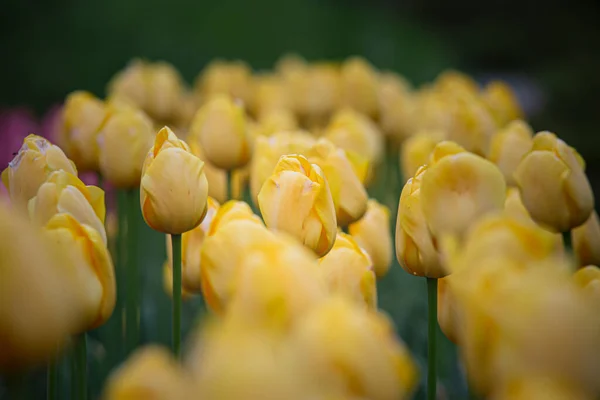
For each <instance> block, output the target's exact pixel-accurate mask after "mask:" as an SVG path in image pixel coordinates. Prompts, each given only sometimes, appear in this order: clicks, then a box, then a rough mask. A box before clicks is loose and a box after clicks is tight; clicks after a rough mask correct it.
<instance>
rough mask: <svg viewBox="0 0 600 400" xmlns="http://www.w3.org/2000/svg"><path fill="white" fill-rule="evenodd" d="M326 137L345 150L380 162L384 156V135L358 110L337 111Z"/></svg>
mask: <svg viewBox="0 0 600 400" xmlns="http://www.w3.org/2000/svg"><path fill="white" fill-rule="evenodd" d="M325 137H326V138H327V139H329V140H330V141H331V142H332V143H333V144H335V145H336V146H338V147H341V148H342V149H344V150H350V151H353V152H354V153H356V154H359V155H361V156H362V157H364V158H366V159H367V160H368V161H369V163H371V164H378V163H379V162H381V160H382V158H383V151H384V137H383V134H382V133H381V132H380V131H379V129H378V128H377V126H376V125H375V124H374V123H373V122H372V121H371V120H369V119H368V118H367V117H365V116H363V115H361V114H359V113H357V112H356V111H353V110H349V109H345V110H341V111H339V112H337V113H336V114H335V115H334V116H333V117H332V119H331V122H330V123H329V126H328V127H327V129H326V133H325Z"/></svg>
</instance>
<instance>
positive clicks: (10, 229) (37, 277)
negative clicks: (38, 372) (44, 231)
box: [0, 203, 79, 373]
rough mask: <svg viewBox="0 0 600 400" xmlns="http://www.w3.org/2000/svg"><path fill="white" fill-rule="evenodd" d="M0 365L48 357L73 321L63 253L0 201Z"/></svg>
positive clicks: (9, 368) (10, 368)
mask: <svg viewBox="0 0 600 400" xmlns="http://www.w3.org/2000/svg"><path fill="white" fill-rule="evenodd" d="M0 238H1V240H0V254H2V256H1V257H0V276H1V277H2V279H0V304H2V306H0V371H2V372H7V373H8V372H15V371H16V370H18V369H21V368H25V367H30V366H36V365H39V364H42V363H44V362H45V361H48V360H50V359H51V358H53V356H54V355H55V354H56V352H57V350H58V349H60V348H61V347H62V346H63V345H64V344H65V342H66V340H67V338H68V337H69V335H70V334H72V333H73V328H74V326H75V324H76V322H77V320H76V318H77V312H76V311H75V310H74V308H76V307H79V305H78V304H77V302H76V301H77V298H76V297H75V296H74V293H73V291H72V290H70V289H71V288H72V285H74V284H75V282H73V281H72V280H71V276H69V275H67V276H65V274H64V259H63V258H61V257H60V255H59V253H58V252H56V251H54V250H55V249H53V248H52V247H51V244H50V243H48V242H47V241H46V238H44V237H43V236H42V235H41V234H40V232H39V231H38V230H36V229H33V228H32V227H31V226H30V225H29V224H28V223H27V221H26V220H25V219H21V216H20V215H18V214H15V213H14V212H12V211H11V209H10V208H9V207H8V205H6V204H4V203H0Z"/></svg>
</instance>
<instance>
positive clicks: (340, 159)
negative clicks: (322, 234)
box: [308, 139, 369, 226]
mask: <svg viewBox="0 0 600 400" xmlns="http://www.w3.org/2000/svg"><path fill="white" fill-rule="evenodd" d="M308 154H309V157H308V160H309V161H310V162H311V163H313V164H317V165H318V166H319V167H320V168H321V169H322V170H323V173H324V174H325V177H326V178H327V183H328V185H329V189H330V190H331V196H332V198H333V205H334V207H335V214H336V219H337V223H338V225H339V226H348V225H349V224H350V223H352V222H354V221H357V220H358V219H360V218H361V217H362V216H363V215H364V214H365V212H366V211H367V200H368V199H369V198H368V195H367V191H366V190H365V187H364V186H363V184H362V183H361V180H360V177H359V176H358V173H357V169H355V166H354V165H353V163H352V161H351V158H350V156H349V153H348V152H346V151H344V150H342V149H340V148H337V147H336V146H335V145H334V144H333V143H331V142H330V141H328V140H327V139H320V140H319V141H317V143H315V144H314V146H313V147H312V148H311V149H310V151H309V153H308Z"/></svg>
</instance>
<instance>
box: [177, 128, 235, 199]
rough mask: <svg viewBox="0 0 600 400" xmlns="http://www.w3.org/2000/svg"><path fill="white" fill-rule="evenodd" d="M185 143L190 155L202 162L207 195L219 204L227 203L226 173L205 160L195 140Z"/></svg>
mask: <svg viewBox="0 0 600 400" xmlns="http://www.w3.org/2000/svg"><path fill="white" fill-rule="evenodd" d="M190 139H191V140H188V141H187V143H188V145H189V146H190V150H191V151H192V154H194V155H195V156H196V157H198V158H199V159H201V160H203V161H204V175H206V180H207V181H208V195H209V196H210V197H212V198H214V199H215V200H217V201H219V202H225V201H227V173H226V171H224V170H222V169H220V168H217V167H215V166H214V165H212V164H211V163H210V162H209V161H207V160H206V156H205V155H204V151H202V147H201V146H200V144H199V143H198V140H197V139H194V138H190Z"/></svg>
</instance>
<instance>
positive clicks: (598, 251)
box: [571, 211, 600, 267]
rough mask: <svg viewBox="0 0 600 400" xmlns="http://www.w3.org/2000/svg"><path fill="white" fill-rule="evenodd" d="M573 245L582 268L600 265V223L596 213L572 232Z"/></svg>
mask: <svg viewBox="0 0 600 400" xmlns="http://www.w3.org/2000/svg"><path fill="white" fill-rule="evenodd" d="M571 243H572V245H573V251H574V252H575V256H577V261H578V263H579V266H580V267H584V266H586V265H590V264H593V265H600V221H599V220H598V214H597V213H596V211H594V212H592V214H591V215H590V217H589V218H588V220H587V221H586V222H585V223H584V224H583V225H580V226H578V227H577V228H575V229H573V230H572V231H571Z"/></svg>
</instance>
